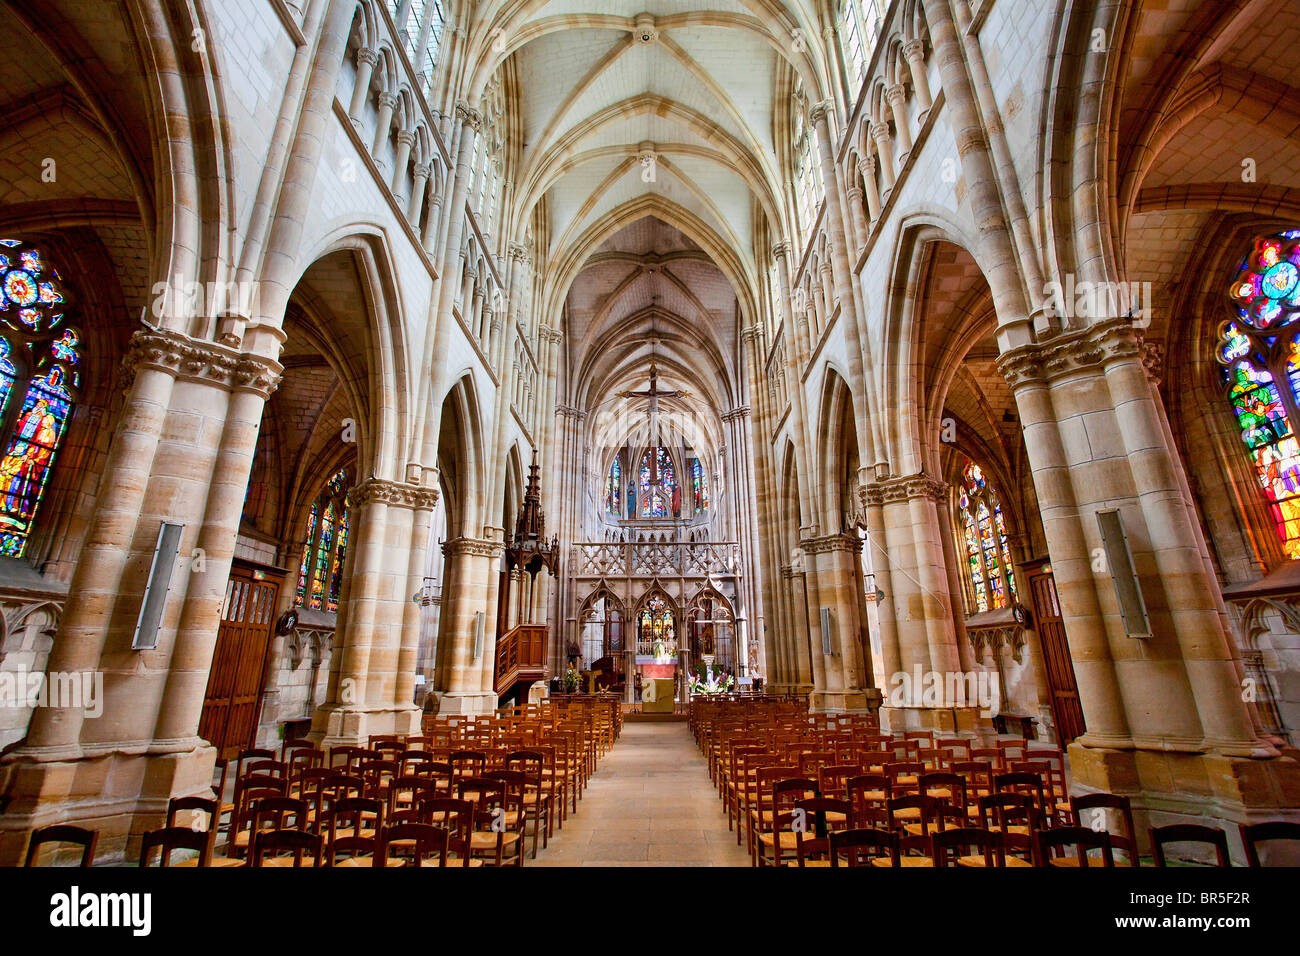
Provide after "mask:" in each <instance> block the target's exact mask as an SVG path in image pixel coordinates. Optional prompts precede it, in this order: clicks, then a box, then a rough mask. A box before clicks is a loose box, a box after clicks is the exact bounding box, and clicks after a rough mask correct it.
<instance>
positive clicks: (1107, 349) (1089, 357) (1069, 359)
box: [997, 316, 1151, 390]
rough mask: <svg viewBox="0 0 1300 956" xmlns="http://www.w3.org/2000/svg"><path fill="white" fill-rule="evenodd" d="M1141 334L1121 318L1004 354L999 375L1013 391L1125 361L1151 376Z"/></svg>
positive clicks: (999, 363)
mask: <svg viewBox="0 0 1300 956" xmlns="http://www.w3.org/2000/svg"><path fill="white" fill-rule="evenodd" d="M1144 345H1145V343H1144V342H1143V339H1142V336H1141V333H1139V332H1138V330H1137V329H1135V328H1134V327H1133V323H1132V320H1130V319H1129V318H1128V317H1126V316H1123V317H1120V318H1117V319H1107V320H1106V321H1104V322H1098V323H1097V324H1096V325H1090V326H1088V327H1087V328H1086V329H1079V330H1077V331H1074V332H1066V333H1064V334H1062V335H1058V336H1056V337H1054V338H1051V339H1048V340H1047V341H1046V342H1035V343H1032V344H1030V345H1022V346H1020V347H1019V348H1014V349H1011V350H1010V351H1007V352H1004V353H1003V354H1002V355H1001V356H999V357H998V360H997V366H998V371H999V372H1001V373H1002V377H1003V378H1005V379H1006V380H1007V384H1008V385H1010V386H1011V388H1012V389H1013V390H1014V389H1015V388H1016V387H1017V386H1020V385H1025V384H1028V383H1031V382H1051V381H1055V380H1056V379H1058V378H1062V377H1064V376H1066V375H1070V374H1072V373H1076V372H1080V371H1085V370H1087V369H1097V370H1101V369H1102V368H1104V367H1106V366H1109V365H1111V364H1114V363H1116V362H1120V361H1123V360H1125V359H1129V360H1137V361H1141V362H1142V363H1143V365H1146V366H1147V368H1148V373H1149V372H1150V368H1151V367H1150V365H1148V355H1147V354H1146V353H1144Z"/></svg>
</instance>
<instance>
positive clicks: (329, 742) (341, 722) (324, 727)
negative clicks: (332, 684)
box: [307, 704, 422, 750]
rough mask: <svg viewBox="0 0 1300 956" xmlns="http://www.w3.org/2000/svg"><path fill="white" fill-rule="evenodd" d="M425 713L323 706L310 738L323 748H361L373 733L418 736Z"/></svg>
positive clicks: (413, 708)
mask: <svg viewBox="0 0 1300 956" xmlns="http://www.w3.org/2000/svg"><path fill="white" fill-rule="evenodd" d="M421 713H422V711H421V710H420V708H418V707H416V706H415V705H414V704H412V705H411V706H409V707H374V708H359V707H338V706H334V707H328V706H326V707H320V708H318V709H317V711H316V713H315V714H314V715H313V717H312V721H311V732H310V733H309V734H307V739H308V740H309V741H311V742H312V743H314V744H315V745H316V746H317V747H320V748H322V749H326V750H327V749H329V748H331V747H358V746H364V745H365V744H368V743H369V742H370V737H371V735H373V734H418V733H419V732H420V717H421Z"/></svg>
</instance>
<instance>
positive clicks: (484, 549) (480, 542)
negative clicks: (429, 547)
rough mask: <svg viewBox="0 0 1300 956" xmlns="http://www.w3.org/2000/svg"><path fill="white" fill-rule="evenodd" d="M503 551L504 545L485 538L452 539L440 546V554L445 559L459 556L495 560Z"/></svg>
mask: <svg viewBox="0 0 1300 956" xmlns="http://www.w3.org/2000/svg"><path fill="white" fill-rule="evenodd" d="M503 551H505V545H504V544H502V543H501V542H500V541H489V540H487V539H486V538H452V539H451V540H450V541H444V542H443V545H442V553H443V554H445V555H446V556H447V557H452V556H453V555H458V554H459V555H469V556H471V557H475V558H495V557H498V556H499V555H500V554H501V553H502V552H503Z"/></svg>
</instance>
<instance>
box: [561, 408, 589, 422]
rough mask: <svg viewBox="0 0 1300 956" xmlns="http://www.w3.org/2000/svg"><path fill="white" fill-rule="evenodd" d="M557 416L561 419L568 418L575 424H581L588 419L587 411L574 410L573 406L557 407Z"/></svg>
mask: <svg viewBox="0 0 1300 956" xmlns="http://www.w3.org/2000/svg"><path fill="white" fill-rule="evenodd" d="M555 414H557V415H559V416H560V417H561V418H568V419H570V420H572V421H575V422H581V421H584V420H586V418H587V413H586V412H585V411H583V410H582V409H581V408H574V407H573V406H572V405H556V406H555Z"/></svg>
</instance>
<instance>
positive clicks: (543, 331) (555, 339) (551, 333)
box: [537, 325, 564, 345]
mask: <svg viewBox="0 0 1300 956" xmlns="http://www.w3.org/2000/svg"><path fill="white" fill-rule="evenodd" d="M537 334H538V335H539V336H541V339H542V341H543V342H545V343H546V344H547V345H559V344H560V342H562V341H563V340H564V333H563V332H561V331H560V330H559V329H557V328H555V327H554V326H550V325H543V326H542V327H541V328H540V329H538V330H537Z"/></svg>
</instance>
